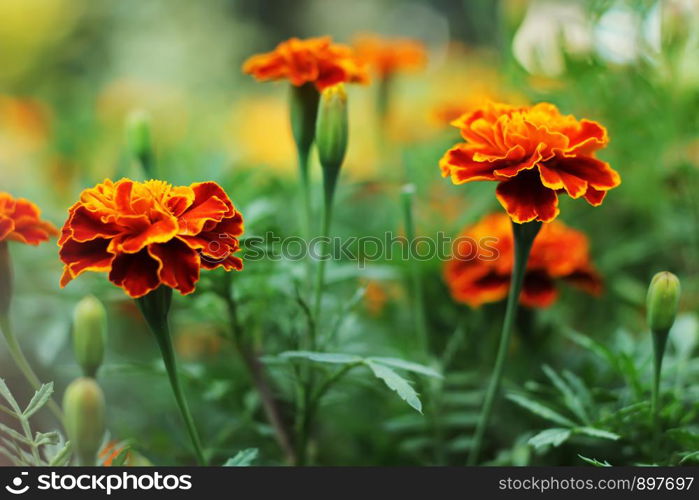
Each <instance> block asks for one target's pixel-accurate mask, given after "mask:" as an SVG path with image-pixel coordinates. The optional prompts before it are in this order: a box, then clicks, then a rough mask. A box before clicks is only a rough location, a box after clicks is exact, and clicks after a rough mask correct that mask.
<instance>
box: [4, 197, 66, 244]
mask: <svg viewBox="0 0 699 500" xmlns="http://www.w3.org/2000/svg"><path fill="white" fill-rule="evenodd" d="M40 216H41V211H40V210H39V208H38V207H37V206H36V205H35V204H34V203H32V202H31V201H29V200H25V199H24V198H17V199H15V198H13V197H12V196H11V195H9V194H8V193H3V192H0V242H3V241H6V240H7V241H19V242H21V243H26V244H28V245H38V244H39V243H42V242H44V241H47V240H48V239H49V237H50V236H57V235H58V229H56V226H54V225H53V224H51V223H50V222H48V221H45V220H42V219H41V218H40Z"/></svg>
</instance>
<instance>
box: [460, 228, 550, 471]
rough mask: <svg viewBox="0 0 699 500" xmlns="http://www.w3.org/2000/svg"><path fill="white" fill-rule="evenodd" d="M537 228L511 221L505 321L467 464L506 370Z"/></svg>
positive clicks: (474, 458) (475, 452)
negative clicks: (510, 265)
mask: <svg viewBox="0 0 699 500" xmlns="http://www.w3.org/2000/svg"><path fill="white" fill-rule="evenodd" d="M540 228H541V223H540V222H528V223H525V224H516V223H514V222H513V223H512V232H513V235H514V242H515V261H514V266H513V268H512V279H511V283H510V292H509V294H508V296H507V307H506V309H505V320H504V322H503V325H502V332H501V333H500V345H499V346H498V353H497V356H496V358H495V367H494V368H493V373H492V375H491V378H490V383H489V384H488V390H487V392H486V395H485V401H484V402H483V408H482V409H481V414H480V417H479V419H478V425H477V426H476V432H475V434H474V437H473V445H472V447H471V452H470V453H469V457H468V465H476V464H477V463H478V456H479V454H480V450H481V444H482V443H483V435H484V434H485V430H486V429H487V427H488V423H489V422H490V416H491V414H492V411H493V403H494V402H495V397H496V396H497V393H498V390H499V388H500V381H501V380H502V373H503V370H504V369H505V361H506V359H507V352H508V350H509V347H510V338H511V337H512V325H513V323H514V320H515V316H516V313H517V304H518V302H519V294H520V292H521V291H522V284H523V283H524V275H525V271H526V269H527V262H528V260H529V252H530V251H531V248H532V244H533V243H534V239H535V238H536V235H537V234H538V232H539V229H540Z"/></svg>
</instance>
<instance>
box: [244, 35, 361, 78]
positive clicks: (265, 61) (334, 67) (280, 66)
mask: <svg viewBox="0 0 699 500" xmlns="http://www.w3.org/2000/svg"><path fill="white" fill-rule="evenodd" d="M243 72H245V73H247V74H250V75H253V76H254V77H255V78H256V79H257V80H260V81H267V80H283V79H288V80H289V81H290V82H291V83H292V84H293V85H295V86H297V87H298V86H301V85H303V84H305V83H313V84H315V86H316V88H317V89H318V90H319V91H322V90H323V89H325V88H326V87H330V86H331V85H335V84H337V83H343V82H347V83H368V82H369V74H368V72H367V70H366V67H365V65H364V64H363V63H362V62H361V61H360V60H359V59H358V58H357V57H356V55H355V54H354V51H353V50H352V48H350V47H348V46H346V45H342V44H338V43H333V41H332V39H331V38H330V37H329V36H324V37H318V38H308V39H305V40H300V39H298V38H290V39H289V40H286V41H284V42H282V43H280V44H279V45H277V47H276V48H275V49H274V50H273V51H271V52H267V53H264V54H256V55H254V56H252V57H250V58H249V59H248V60H247V61H245V63H244V64H243Z"/></svg>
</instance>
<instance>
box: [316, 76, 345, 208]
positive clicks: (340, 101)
mask: <svg viewBox="0 0 699 500" xmlns="http://www.w3.org/2000/svg"><path fill="white" fill-rule="evenodd" d="M347 138H348V119H347V93H346V92H345V87H344V85H343V84H341V83H339V84H337V85H333V86H332V87H328V88H327V89H325V90H324V91H323V93H322V94H321V96H320V104H319V106H318V120H317V122H316V146H317V148H318V158H319V159H320V164H321V166H322V167H323V185H324V187H325V197H326V200H332V197H333V194H334V192H335V185H336V183H337V177H338V175H339V173H340V167H341V166H342V162H343V161H344V159H345V153H346V152H347Z"/></svg>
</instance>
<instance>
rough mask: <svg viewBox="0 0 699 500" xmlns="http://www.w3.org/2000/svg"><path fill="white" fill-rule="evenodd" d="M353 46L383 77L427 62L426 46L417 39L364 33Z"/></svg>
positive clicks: (413, 68) (419, 66)
mask: <svg viewBox="0 0 699 500" xmlns="http://www.w3.org/2000/svg"><path fill="white" fill-rule="evenodd" d="M353 46H354V49H355V51H356V53H357V56H358V57H359V58H360V59H361V60H362V61H364V62H366V63H367V64H368V65H369V66H370V67H371V68H373V70H374V71H376V73H377V74H378V75H380V76H381V77H382V78H385V77H387V76H390V75H392V74H393V73H396V72H399V71H412V70H418V69H421V68H423V67H424V66H425V64H426V63H427V51H426V50H425V46H424V45H423V44H422V43H421V42H419V41H417V40H410V39H393V40H391V39H383V38H380V37H378V36H374V35H362V36H359V37H357V38H356V40H355V41H354V44H353Z"/></svg>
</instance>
